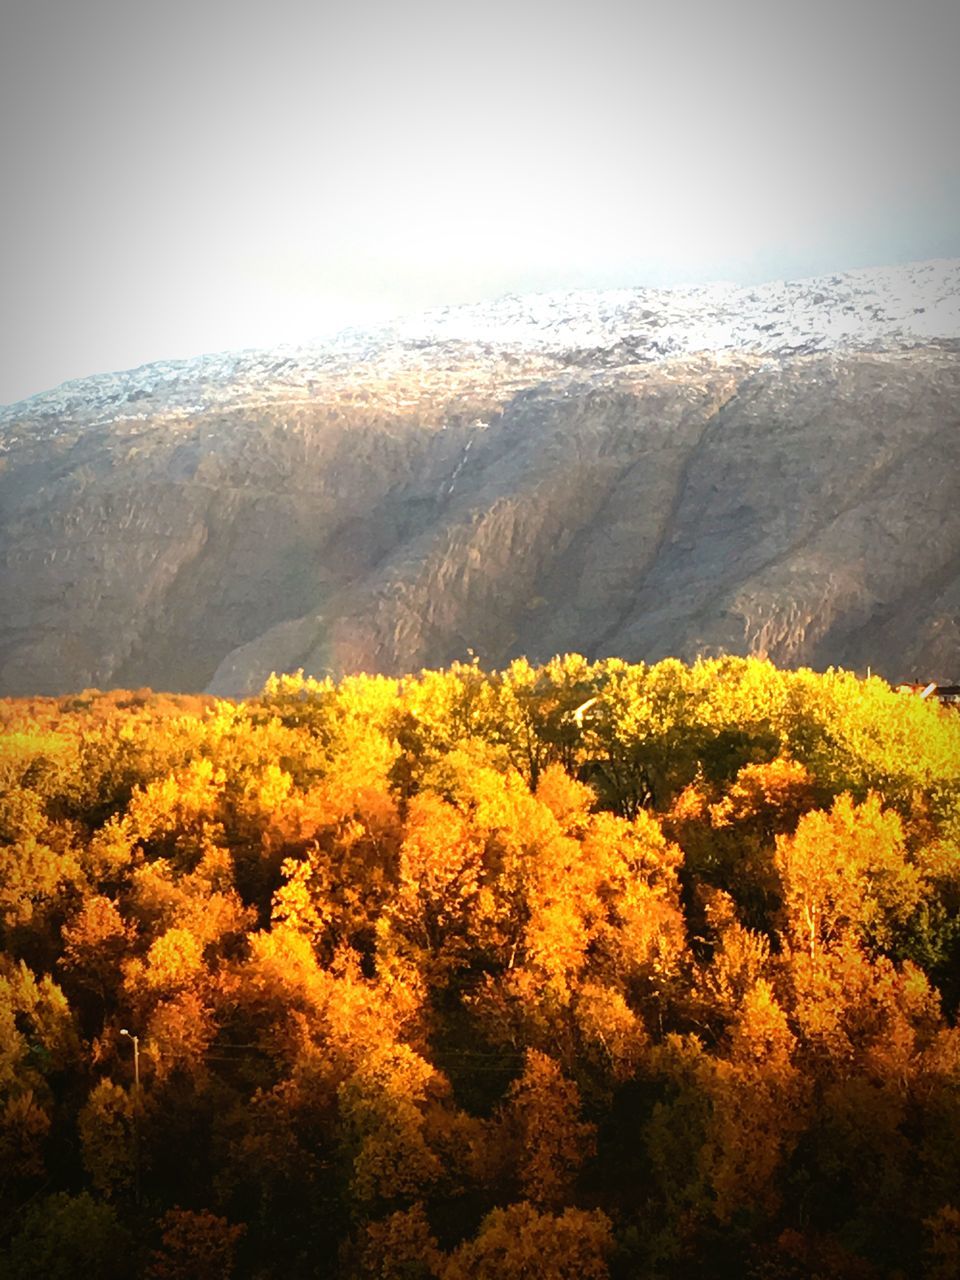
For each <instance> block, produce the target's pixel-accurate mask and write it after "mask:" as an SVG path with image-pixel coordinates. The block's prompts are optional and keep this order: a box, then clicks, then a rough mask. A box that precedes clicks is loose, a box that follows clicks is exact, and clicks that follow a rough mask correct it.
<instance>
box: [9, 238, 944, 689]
mask: <svg viewBox="0 0 960 1280" xmlns="http://www.w3.org/2000/svg"><path fill="white" fill-rule="evenodd" d="M958 339H960V264H957V263H952V262H947V263H943V262H941V263H933V264H920V265H919V266H916V267H911V268H896V269H886V270H883V271H877V272H854V273H849V274H847V275H845V276H839V277H831V278H830V279H828V280H813V281H802V282H798V283H795V284H791V285H767V286H762V287H759V288H756V289H752V290H738V289H735V288H733V287H732V286H715V287H713V288H709V289H699V290H696V289H688V290H672V291H666V290H633V291H617V292H616V293H599V294H572V295H570V294H568V295H545V296H542V297H537V298H532V299H504V300H501V301H500V302H498V303H494V304H491V305H489V306H487V307H464V308H452V309H447V310H443V311H439V312H434V313H431V314H428V315H427V316H424V317H421V318H419V319H418V320H417V321H407V322H402V323H397V324H395V325H393V326H391V327H389V328H388V329H385V330H383V331H381V332H380V333H377V334H372V335H371V334H362V333H355V332H354V333H346V334H344V335H342V336H341V337H340V338H338V339H336V340H335V341H333V342H330V343H327V344H325V345H323V346H321V347H317V348H315V349H290V350H283V351H276V352H248V353H240V354H239V355H232V356H218V357H209V358H206V359H202V360H196V361H185V362H179V363H177V364H164V365H153V366H147V367H145V368H143V369H139V370H133V371H131V372H129V373H125V374H116V375H105V376H102V377H98V378H91V379H86V380H83V381H81V382H77V383H72V384H66V385H65V386H64V387H62V388H59V389H57V390H56V391H54V392H50V393H47V394H45V395H42V396H37V397H33V398H32V399H31V400H28V401H24V402H22V403H21V404H19V405H14V406H10V407H9V408H7V409H6V410H2V411H0V448H2V462H0V466H2V469H0V512H2V516H0V539H2V541H0V547H2V567H0V598H2V600H3V603H4V606H5V607H4V616H3V619H2V621H0V691H2V692H3V693H31V692H62V691H67V690H71V689H78V688H82V687H85V686H88V685H92V684H96V685H100V686H107V685H118V684H120V685H128V686H130V685H133V686H137V685H141V684H150V685H153V686H154V687H158V688H159V687H166V688H178V689H184V690H186V689H199V688H203V687H211V688H213V689H214V690H216V691H218V692H224V693H241V692H246V691H249V690H251V689H253V688H256V687H257V686H258V685H259V683H261V682H262V680H263V678H264V677H265V676H266V675H267V674H269V672H270V671H271V670H273V669H278V670H280V669H290V668H295V667H299V666H304V667H305V668H307V669H308V670H310V671H312V672H315V673H320V672H323V671H325V670H328V669H329V670H331V671H333V672H340V671H344V670H351V669H359V668H365V669H368V670H381V671H401V670H410V669H415V668H417V667H419V666H421V665H427V664H429V665H436V664H441V663H445V662H448V661H450V660H452V659H453V658H456V657H461V656H464V654H465V653H466V652H467V650H468V649H469V648H472V649H473V650H475V651H476V652H478V653H479V654H481V655H482V657H483V659H484V661H485V663H487V664H488V665H489V664H498V663H502V662H504V661H506V660H508V659H509V658H510V657H511V656H513V655H515V654H518V653H526V654H528V655H529V656H530V657H532V658H544V657H549V656H550V655H551V654H552V653H553V652H556V651H559V650H564V649H576V650H580V651H582V652H585V653H587V654H589V655H600V654H607V653H617V654H621V655H622V656H624V657H626V658H629V659H652V658H656V657H660V656H663V655H664V654H667V653H676V654H678V655H680V656H684V657H692V656H694V655H695V654H696V653H697V652H718V651H732V652H757V651H765V652H768V653H769V654H770V655H771V656H772V657H774V658H775V659H776V660H777V661H779V662H781V663H786V664H799V663H808V664H812V665H814V666H825V665H828V664H830V663H842V664H845V665H852V666H855V667H862V666H866V665H867V664H870V665H872V666H873V668H874V669H875V670H879V671H882V672H884V673H885V674H887V675H889V676H890V677H891V678H897V677H899V676H901V675H907V674H913V673H914V672H918V673H921V674H923V675H928V674H929V675H931V676H943V677H951V676H953V675H955V674H956V672H957V667H958V666H960V662H958V653H960V501H958V498H960V491H958V489H960V486H958V481H957V476H958V475H960V430H958V427H960V360H958V352H960V341H958Z"/></svg>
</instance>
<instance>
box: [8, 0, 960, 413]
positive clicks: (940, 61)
mask: <svg viewBox="0 0 960 1280" xmlns="http://www.w3.org/2000/svg"><path fill="white" fill-rule="evenodd" d="M958 65H960V4H958V3H957V0H913V2H912V3H908V2H906V0H905V2H902V3H893V2H892V0H801V2H800V3H797V2H796V0H791V2H790V3H782V0H730V2H729V3H725V2H724V0H685V2H684V0H663V2H662V3H659V4H656V5H653V4H648V3H645V0H634V2H633V3H625V2H623V0H595V3H592V4H590V5H587V4H585V3H581V4H573V3H570V2H569V0H553V2H552V3H549V4H548V3H533V2H531V0H513V2H512V3H502V2H501V0H483V2H482V3H477V0H470V3H462V2H461V0H447V2H446V3H439V2H436V0H433V2H429V3H427V2H424V0H407V2H406V3H405V2H404V0H394V2H393V3H385V2H384V0H366V2H364V0H360V2H359V3H343V4H337V5H334V4H329V3H317V2H315V3H306V2H305V0H272V3H267V2H266V0H264V2H263V3H253V2H252V0H231V2H230V3H226V2H223V0H190V2H188V3H184V2H182V0H163V2H162V3H157V2H156V0H150V3H146V2H144V0H3V4H2V12H0V152H2V167H0V174H2V181H3V196H4V199H3V230H2V241H0V244H2V249H0V308H2V311H0V320H2V330H0V331H2V345H0V403H3V402H8V401H11V400H16V399H19V398H20V397H22V396H26V395H29V394H32V393H33V392H36V391H41V390H44V389H46V388H48V387H51V386H54V385H56V384H57V383H59V382H62V381H63V380H65V379H67V378H71V377H79V376H84V375H87V374H92V373H97V372H103V371H106V370H110V369H118V368H125V367H129V366H131V365H136V364H140V363H144V362H146V361H150V360H156V359H163V358H173V357H178V356H189V355H196V354H200V353H201V352H204V351H214V350H222V349H225V348H230V347H244V346H257V345H261V344H271V343H274V342H282V341H294V342H295V341H306V340H309V339H310V337H311V336H314V335H317V334H321V333H323V332H329V331H331V330H333V329H336V328H338V327H340V326H342V325H345V324H350V323H360V322H365V321H374V320H376V319H379V318H386V317H388V316H389V315H392V314H395V313H397V312H403V311H411V310H418V309H420V308H422V307H425V306H430V305H434V304H439V303H453V302H465V301H475V300H478V299H482V298H485V297H495V296H497V295H500V294H503V293H507V292H521V291H527V290H543V289H558V288H572V287H578V288H579V287H624V286H633V285H644V284H672V283H687V282H698V281H708V280H714V279H728V280H735V281H740V282H743V283H749V282H754V281H758V280H763V279H770V278H776V277H781V276H802V275H810V274H815V273H817V272H821V271H836V270H843V269H846V268H851V267H857V266H869V265H879V264H882V263H895V262H905V261H910V260H914V259H920V258H928V257H948V256H960V150H958V147H960V144H958V141H957V122H958V120H960V75H958V71H957V68H958Z"/></svg>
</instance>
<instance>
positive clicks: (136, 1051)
mask: <svg viewBox="0 0 960 1280" xmlns="http://www.w3.org/2000/svg"><path fill="white" fill-rule="evenodd" d="M120 1034H121V1035H122V1036H126V1037H127V1038H128V1039H130V1040H132V1041H133V1087H134V1089H136V1091H137V1097H138V1098H139V1096H140V1037H139V1036H135V1035H132V1034H131V1033H130V1032H129V1031H128V1030H127V1028H126V1027H121V1028H120Z"/></svg>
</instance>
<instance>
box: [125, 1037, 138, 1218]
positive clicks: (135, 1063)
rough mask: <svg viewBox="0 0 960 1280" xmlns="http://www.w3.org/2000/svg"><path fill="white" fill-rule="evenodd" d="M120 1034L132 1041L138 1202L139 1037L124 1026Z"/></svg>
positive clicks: (135, 1182)
mask: <svg viewBox="0 0 960 1280" xmlns="http://www.w3.org/2000/svg"><path fill="white" fill-rule="evenodd" d="M120 1034H121V1035H122V1036H126V1037H127V1039H128V1040H132V1041H133V1194H134V1199H135V1200H136V1203H137V1204H138V1205H139V1203H140V1037H139V1036H135V1035H133V1033H132V1032H130V1031H128V1030H127V1028H126V1027H121V1028H120Z"/></svg>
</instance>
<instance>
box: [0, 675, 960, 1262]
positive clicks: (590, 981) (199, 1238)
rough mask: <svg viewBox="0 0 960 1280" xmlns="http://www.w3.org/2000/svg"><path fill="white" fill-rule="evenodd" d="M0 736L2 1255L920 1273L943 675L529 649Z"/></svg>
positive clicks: (959, 1196) (952, 978)
mask: <svg viewBox="0 0 960 1280" xmlns="http://www.w3.org/2000/svg"><path fill="white" fill-rule="evenodd" d="M0 729H2V739H0V793H2V800H0V841H2V843H3V846H4V847H3V850H2V852H0V934H2V946H0V1277H2V1278H6V1280H22V1278H25V1277H28V1276H29V1277H33V1276H36V1275H38V1274H42V1275H44V1276H46V1277H49V1278H51V1280H57V1278H59V1277H63V1278H65V1280H66V1278H68V1277H73V1276H79V1275H85V1276H97V1277H103V1278H104V1280H110V1278H111V1277H121V1276H131V1275H137V1276H144V1277H150V1278H152V1280H172V1278H173V1277H198V1278H200V1280H203V1278H205V1277H210V1280H214V1278H218V1280H219V1278H226V1277H229V1276H235V1277H238V1278H239V1277H261V1278H266V1277H273V1276H278V1277H279V1276H283V1277H290V1278H294V1280H296V1278H299V1277H328V1276H329V1277H343V1278H344V1280H351V1278H354V1277H356V1278H359V1277H380V1278H382V1280H430V1278H433V1280H515V1278H516V1280H519V1278H520V1277H544V1278H545V1280H583V1278H588V1280H589V1278H593V1277H596V1278H597V1280H601V1278H605V1277H612V1278H614V1280H616V1278H617V1277H622V1278H624V1280H627V1278H632V1277H650V1278H651V1280H673V1278H679V1277H689V1276H693V1275H696V1276H702V1277H717V1278H718V1280H719V1278H721V1277H731V1278H732V1277H747V1278H748V1280H776V1278H778V1277H783V1278H784V1280H799V1278H800V1277H814V1276H823V1277H834V1276H836V1277H850V1278H851V1280H852V1278H857V1280H860V1278H864V1280H870V1278H871V1277H877V1278H879V1277H894V1276H905V1277H913V1276H916V1277H923V1278H924V1280H948V1277H953V1276H955V1275H956V1274H958V1272H960V1030H958V1028H957V1008H958V1003H960V715H957V714H956V712H953V711H950V710H947V709H942V708H940V707H938V706H936V705H931V704H929V703H927V702H923V701H921V700H919V699H918V698H916V697H913V696H909V695H903V694H897V693H895V692H894V691H893V690H891V689H890V687H889V686H888V685H886V684H885V683H884V682H883V681H882V680H879V679H876V678H872V679H867V680H861V679H858V678H857V677H855V676H853V675H851V674H849V673H846V672H841V671H828V672H827V673H825V674H817V673H814V672H812V671H807V670H800V671H780V670H778V669H776V668H775V667H773V666H772V665H770V664H769V663H767V662H765V661H760V660H756V659H741V658H722V659H716V660H709V661H706V660H704V661H700V662H697V663H696V664H694V665H693V666H686V665H684V664H682V663H680V662H678V661H674V660H666V661H663V662H660V663H657V664H656V665H653V666H646V665H643V664H638V665H630V664H627V663H625V662H623V661H620V660H617V659H607V660H604V661H600V662H596V663H591V662H588V661H587V660H585V659H583V658H581V657H578V656H576V655H567V656H565V657H560V658H556V659H554V660H553V661H551V662H550V663H548V664H546V665H544V666H542V667H534V666H531V665H530V664H528V663H527V662H525V661H522V660H520V661H517V662H514V663H513V664H512V665H511V666H510V667H508V668H507V669H506V670H504V671H493V672H487V671H484V670H482V669H481V668H480V666H479V665H478V664H477V663H472V664H458V665H454V666H453V667H451V668H449V669H447V670H443V671H424V672H421V673H420V674H419V675H416V676H410V677H406V678H403V679H388V678H385V677H380V676H353V677H347V678H344V679H343V680H341V681H339V682H338V683H334V682H333V681H330V680H322V681H319V680H314V679H311V678H306V677H304V676H303V675H302V674H298V675H294V676H291V675H286V676H279V677H277V676H275V677H272V678H271V680H270V681H269V682H268V684H267V685H266V687H265V688H264V690H263V692H262V694H261V695H260V696H259V697H257V698H252V699H249V700H247V701H244V702H239V703H234V702H231V701H225V700H219V699H215V698H212V697H205V696H204V697H186V696H183V697H179V696H174V695H165V694H153V693H151V692H149V691H147V690H142V691H139V692H111V693H100V692H98V691H95V690H92V691H87V692H86V693H84V694H82V695H79V696H74V697H68V698H59V699H27V700H6V701H3V702H0Z"/></svg>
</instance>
